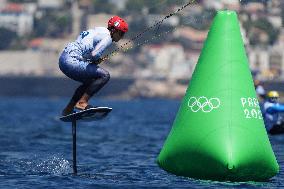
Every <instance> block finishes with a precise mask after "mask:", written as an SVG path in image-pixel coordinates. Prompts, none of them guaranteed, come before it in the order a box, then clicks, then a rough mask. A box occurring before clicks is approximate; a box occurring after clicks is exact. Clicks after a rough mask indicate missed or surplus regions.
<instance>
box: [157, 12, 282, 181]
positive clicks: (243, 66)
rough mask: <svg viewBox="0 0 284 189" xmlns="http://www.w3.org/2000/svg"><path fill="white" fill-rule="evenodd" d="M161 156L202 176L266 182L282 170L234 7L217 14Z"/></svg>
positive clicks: (174, 167) (174, 169) (183, 171)
mask: <svg viewBox="0 0 284 189" xmlns="http://www.w3.org/2000/svg"><path fill="white" fill-rule="evenodd" d="M157 161H158V164H159V166H160V167H161V168H163V169H165V170H166V171H168V172H171V173H173V174H176V175H180V176H187V177H192V178H197V179H209V180H218V181H224V180H229V181H266V180H268V179H269V178H271V177H273V176H275V175H276V174H277V173H278V171H279V166H278V163H277V161H276V158H275V155H274V153H273V150H272V148H271V145H270V142H269V139H268V136H267V133H266V130H265V127H264V123H263V119H262V114H261V111H260V108H259V104H258V100H257V97H256V93H255V89H254V85H253V80H252V76H251V72H250V69H249V64H248V59H247V57H246V52H245V48H244V45H243V41H242V37H241V33H240V27H239V22H238V18H237V14H236V13H235V12H234V11H219V12H218V13H217V15H216V16H215V18H214V20H213V23H212V26H211V28H210V31H209V33H208V37H207V40H206V42H205V44H204V47H203V49H202V52H201V55H200V57H199V60H198V63H197V65H196V68H195V71H194V73H193V75H192V79H191V82H190V85H189V87H188V89H187V91H186V94H185V96H184V98H183V100H182V103H181V106H180V109H179V111H178V113H177V116H176V119H175V121H174V124H173V127H172V130H171V132H170V134H169V136H168V138H167V140H166V142H165V144H164V146H163V148H162V150H161V152H160V154H159V157H158V160H157Z"/></svg>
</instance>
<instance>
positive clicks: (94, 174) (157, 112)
mask: <svg viewBox="0 0 284 189" xmlns="http://www.w3.org/2000/svg"><path fill="white" fill-rule="evenodd" d="M67 101H68V99H66V98H32V97H29V98H28V97H26V98H24V97H11V98H4V97H2V98H0V108H1V111H0V188H1V189H3V188H281V187H282V188H283V187H284V170H283V167H284V148H283V145H284V136H281V135H280V136H275V137H274V136H273V137H270V140H271V143H272V147H273V149H274V152H275V155H276V157H277V160H278V163H279V165H280V173H279V174H278V175H277V176H275V177H274V178H272V179H271V180H270V181H269V182H240V183H238V182H216V181H204V180H196V179H191V178H186V177H178V176H175V175H173V174H170V173H167V172H165V171H164V170H162V169H160V168H159V167H158V165H157V163H156V158H157V156H158V154H159V152H160V150H161V148H162V146H163V143H164V141H165V139H166V137H167V135H168V134H169V131H170V129H171V126H172V123H173V121H174V118H175V115H176V113H177V111H178V108H179V105H180V100H166V99H137V100H128V101H126V100H106V99H99V100H97V99H95V100H93V101H92V103H93V104H94V105H100V106H110V107H112V108H113V111H112V112H111V113H110V114H109V116H108V117H107V118H106V119H104V120H101V121H98V122H87V123H86V122H85V123H83V122H79V123H78V124H77V163H78V175H77V176H73V174H72V172H73V170H72V135H71V125H70V123H64V122H61V121H59V120H58V116H59V114H60V112H61V110H62V108H63V107H64V105H65V103H66V102H67Z"/></svg>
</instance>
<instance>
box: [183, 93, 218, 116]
mask: <svg viewBox="0 0 284 189" xmlns="http://www.w3.org/2000/svg"><path fill="white" fill-rule="evenodd" d="M187 105H188V107H189V108H190V109H191V111H193V112H198V111H199V110H201V111H202V112H204V113H209V112H211V111H212V110H213V109H217V108H219V107H220V105H221V101H220V99H219V98H210V99H208V98H206V97H205V96H202V97H199V98H197V97H190V98H189V100H188V102H187Z"/></svg>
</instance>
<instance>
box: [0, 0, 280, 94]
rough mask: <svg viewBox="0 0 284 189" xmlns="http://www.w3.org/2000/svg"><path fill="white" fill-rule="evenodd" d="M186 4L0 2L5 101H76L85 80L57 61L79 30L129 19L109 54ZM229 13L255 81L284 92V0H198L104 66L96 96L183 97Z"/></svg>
mask: <svg viewBox="0 0 284 189" xmlns="http://www.w3.org/2000/svg"><path fill="white" fill-rule="evenodd" d="M187 2H188V1H186V0H181V1H171V0H156V1H148V0H143V1H140V0H120V1H113V0H107V1H103V0H50V1H43V0H0V40H1V41H2V42H1V44H0V65H1V69H0V82H1V83H0V84H1V85H0V86H1V87H0V96H7V95H8V96H13V95H15V96H18V95H20V94H22V95H28V96H29V95H35V96H36V95H40V96H42V95H43V96H56V94H57V95H58V96H70V95H71V94H69V93H72V91H73V90H74V89H75V87H76V86H77V85H79V83H76V82H74V81H72V80H71V79H68V78H66V77H65V76H64V75H63V74H62V73H61V71H60V70H59V68H58V57H59V55H60V53H61V51H62V49H63V48H64V47H65V45H66V44H67V43H69V42H71V41H74V40H75V39H76V36H77V35H78V34H79V33H80V32H81V31H83V30H86V29H89V28H92V27H95V26H104V27H105V26H106V23H107V20H108V19H109V18H110V17H111V16H112V15H115V14H117V15H120V16H122V17H124V18H125V19H126V20H127V21H128V22H129V25H130V31H129V33H128V34H127V35H126V36H125V39H124V40H123V41H122V42H120V43H119V44H116V45H114V46H112V48H110V49H108V51H107V52H106V53H105V55H107V54H109V53H111V52H112V51H113V50H114V49H115V48H116V47H119V46H120V45H122V44H125V43H126V42H128V41H129V39H131V38H132V37H134V36H136V35H137V34H139V33H141V32H142V31H143V30H145V29H146V28H148V27H150V26H152V25H153V24H154V23H156V22H158V21H160V20H161V19H162V18H164V17H165V16H166V15H167V14H169V13H172V12H175V11H176V10H177V9H178V8H180V7H181V6H182V5H184V4H185V3H187ZM223 9H229V10H235V11H236V12H237V13H238V15H239V21H240V27H241V32H242V37H243V41H244V45H245V48H246V51H247V55H248V60H249V64H250V68H251V71H252V74H253V76H254V77H255V78H256V79H258V80H259V81H261V83H262V84H263V85H264V88H265V89H266V90H279V91H280V92H282V91H284V89H282V85H283V83H284V27H283V26H284V1H282V0H261V1H254V0H243V1H238V0H213V1H212V0H199V1H195V2H194V3H192V5H190V6H188V7H187V8H186V9H184V10H182V11H181V12H180V13H178V14H176V15H173V16H172V17H170V18H169V19H167V20H165V22H163V24H162V25H161V26H160V27H159V28H158V29H157V28H154V29H152V30H150V31H148V32H146V33H145V34H144V35H143V36H142V37H141V38H139V40H136V41H131V42H130V43H129V46H125V48H124V49H122V51H121V52H120V53H118V54H116V55H115V56H111V58H110V59H109V60H107V61H106V62H104V63H103V64H102V65H101V66H102V67H103V68H105V69H107V70H108V71H109V72H110V74H111V80H110V83H109V84H108V85H107V86H106V87H105V88H104V89H103V90H102V91H101V92H100V93H99V94H98V95H99V96H100V95H102V96H110V97H117V98H133V97H165V98H180V97H182V96H183V95H184V93H185V91H186V88H187V87H188V82H189V80H190V78H191V75H192V73H193V71H194V68H195V65H196V63H197V61H198V57H199V54H200V53H201V49H202V47H203V43H204V41H205V40H206V37H207V32H208V29H209V26H210V24H211V22H212V19H213V18H214V16H215V14H216V11H218V10H223ZM46 23H48V24H46Z"/></svg>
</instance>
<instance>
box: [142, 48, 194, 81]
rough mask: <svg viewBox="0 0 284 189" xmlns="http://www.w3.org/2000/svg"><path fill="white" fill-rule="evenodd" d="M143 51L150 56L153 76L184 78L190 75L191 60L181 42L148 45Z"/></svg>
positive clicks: (149, 60) (149, 61)
mask: <svg viewBox="0 0 284 189" xmlns="http://www.w3.org/2000/svg"><path fill="white" fill-rule="evenodd" d="M142 51H143V52H142V53H145V55H146V56H147V57H148V61H147V62H148V63H149V64H151V66H150V67H149V69H151V70H152V71H153V73H152V76H154V77H157V78H167V79H184V78H188V77H189V75H190V69H189V63H188V62H189V61H188V60H186V55H185V52H184V49H183V47H182V46H181V45H180V44H165V45H147V46H144V47H143V50H142Z"/></svg>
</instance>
